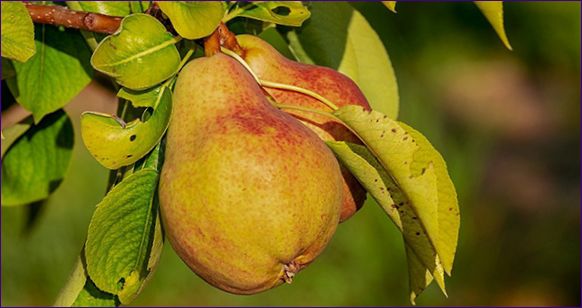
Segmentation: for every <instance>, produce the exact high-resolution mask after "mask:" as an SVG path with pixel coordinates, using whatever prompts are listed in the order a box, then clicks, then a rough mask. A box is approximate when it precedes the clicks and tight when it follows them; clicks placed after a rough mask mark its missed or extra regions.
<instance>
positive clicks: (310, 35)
mask: <svg viewBox="0 0 582 308" xmlns="http://www.w3.org/2000/svg"><path fill="white" fill-rule="evenodd" d="M310 10H311V19H310V20H309V22H308V23H305V25H304V26H303V27H302V28H301V29H298V30H297V31H296V32H297V39H293V37H292V35H291V36H289V41H290V44H291V48H292V49H293V51H294V52H295V54H296V55H299V56H300V59H301V58H306V57H305V55H306V56H307V58H309V59H310V60H311V61H313V62H314V63H315V64H318V65H323V66H327V67H331V68H333V69H336V70H338V71H340V72H342V73H344V74H346V75H347V76H349V77H350V78H351V79H352V80H354V81H355V82H356V84H357V85H358V86H359V87H360V89H361V90H362V92H363V93H364V95H365V96H366V98H367V99H368V102H369V103H370V105H371V106H372V108H373V109H375V110H378V111H380V112H382V113H384V114H386V115H388V116H390V117H391V118H396V117H397V115H398V104H399V97H398V86H397V83H396V76H395V75H394V70H393V69H392V64H391V62H390V58H389V57H388V53H387V51H386V49H385V48H384V45H383V43H382V41H381V40H380V38H379V36H378V34H377V33H376V31H374V29H373V28H372V27H371V26H370V24H369V23H368V22H367V21H366V19H365V18H364V17H363V16H362V14H360V13H359V12H358V11H356V10H354V9H353V8H352V7H351V6H350V5H349V4H347V3H343V2H334V3H320V2H313V3H311V7H310ZM290 33H293V32H290ZM298 51H299V52H298ZM302 53H304V55H303V56H302V55H301V54H302ZM301 60H303V59H301Z"/></svg>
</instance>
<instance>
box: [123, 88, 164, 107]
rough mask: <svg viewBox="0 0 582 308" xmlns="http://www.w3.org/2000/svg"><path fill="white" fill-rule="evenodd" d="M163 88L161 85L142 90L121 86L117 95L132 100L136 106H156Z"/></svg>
mask: <svg viewBox="0 0 582 308" xmlns="http://www.w3.org/2000/svg"><path fill="white" fill-rule="evenodd" d="M162 88H163V87H161V86H160V87H154V88H150V89H146V90H142V91H137V90H132V89H128V88H121V89H119V91H118V92H117V97H120V98H123V99H126V100H128V101H130V102H131V104H132V105H133V106H134V107H154V105H155V104H156V102H157V100H158V97H159V96H160V91H161V90H162Z"/></svg>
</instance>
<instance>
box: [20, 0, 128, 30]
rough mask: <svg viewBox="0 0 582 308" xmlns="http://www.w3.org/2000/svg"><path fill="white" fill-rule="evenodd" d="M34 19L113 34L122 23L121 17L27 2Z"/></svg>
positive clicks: (49, 23)
mask: <svg viewBox="0 0 582 308" xmlns="http://www.w3.org/2000/svg"><path fill="white" fill-rule="evenodd" d="M25 4H26V8H27V9H28V13H29V14H30V17H31V18H32V21H33V22H35V23H39V24H47V25H54V26H63V27H67V28H74V29H80V30H86V31H91V32H97V33H106V34H112V33H114V32H115V31H117V29H118V28H119V26H120V25H121V19H122V18H121V17H117V16H108V15H103V14H98V13H88V12H79V11H73V10H69V9H67V8H65V7H63V6H58V5H36V4H29V3H25Z"/></svg>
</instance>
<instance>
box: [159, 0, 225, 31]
mask: <svg viewBox="0 0 582 308" xmlns="http://www.w3.org/2000/svg"><path fill="white" fill-rule="evenodd" d="M158 5H159V6H160V9H162V12H164V14H166V15H168V17H169V18H170V21H171V22H172V25H173V26H174V28H175V29H176V32H178V34H179V35H180V36H182V37H183V38H187V39H190V40H194V39H199V38H202V37H205V36H209V35H210V34H212V32H214V30H215V29H216V28H217V27H218V25H219V24H220V21H221V20H222V17H224V13H225V12H226V6H225V5H224V3H223V2H213V1H208V2H206V1H192V2H187V1H159V2H158Z"/></svg>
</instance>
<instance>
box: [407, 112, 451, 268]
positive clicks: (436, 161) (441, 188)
mask: <svg viewBox="0 0 582 308" xmlns="http://www.w3.org/2000/svg"><path fill="white" fill-rule="evenodd" d="M399 124H400V126H401V127H402V128H403V129H404V130H406V131H407V132H408V133H409V134H410V136H411V137H412V138H414V140H416V144H418V146H419V149H418V151H417V152H416V153H415V155H414V161H415V162H416V164H414V165H412V166H411V167H412V168H417V169H418V168H422V166H424V165H427V164H432V166H433V167H434V170H435V174H436V177H437V191H438V227H439V233H438V242H439V244H438V246H439V247H441V251H439V257H440V259H441V262H442V264H443V266H444V269H445V271H446V272H447V273H448V274H449V275H450V274H451V271H452V269H453V268H452V267H453V261H454V258H455V252H456V250H457V241H458V237H459V227H460V224H461V219H460V212H459V203H458V201H457V192H456V190H455V185H454V184H453V181H452V180H451V178H450V176H449V173H448V170H447V165H446V163H445V160H444V159H443V157H442V156H441V155H440V154H439V152H438V151H437V150H436V149H435V148H434V147H433V146H432V144H430V142H429V141H428V139H426V137H424V136H423V135H422V134H421V133H419V132H418V131H416V130H415V129H413V128H412V127H410V126H408V125H406V124H404V123H402V122H399Z"/></svg>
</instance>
